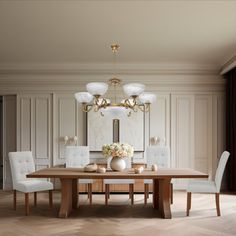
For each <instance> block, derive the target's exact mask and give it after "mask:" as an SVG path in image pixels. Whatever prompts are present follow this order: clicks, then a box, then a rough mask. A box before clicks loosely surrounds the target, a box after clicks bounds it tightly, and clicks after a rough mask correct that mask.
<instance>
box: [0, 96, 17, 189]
mask: <svg viewBox="0 0 236 236" xmlns="http://www.w3.org/2000/svg"><path fill="white" fill-rule="evenodd" d="M14 151H16V95H4V96H0V189H5V190H10V189H12V178H11V170H10V163H9V159H8V153H9V152H14Z"/></svg>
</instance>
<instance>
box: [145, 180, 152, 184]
mask: <svg viewBox="0 0 236 236" xmlns="http://www.w3.org/2000/svg"><path fill="white" fill-rule="evenodd" d="M143 182H144V184H152V183H153V180H152V179H144V181H143Z"/></svg>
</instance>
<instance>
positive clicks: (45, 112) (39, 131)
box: [17, 94, 53, 169]
mask: <svg viewBox="0 0 236 236" xmlns="http://www.w3.org/2000/svg"><path fill="white" fill-rule="evenodd" d="M52 141H53V140H52V95H51V94H19V95H18V96H17V150H19V151H23V150H31V151H32V152H33V155H34V157H35V164H36V169H42V168H46V167H49V166H51V164H52V162H53V158H52Z"/></svg>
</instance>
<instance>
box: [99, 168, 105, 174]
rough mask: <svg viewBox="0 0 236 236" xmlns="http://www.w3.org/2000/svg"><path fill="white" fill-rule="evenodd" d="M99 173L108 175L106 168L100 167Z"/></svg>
mask: <svg viewBox="0 0 236 236" xmlns="http://www.w3.org/2000/svg"><path fill="white" fill-rule="evenodd" d="M97 172H98V173H101V174H102V173H106V168H104V167H98V169H97Z"/></svg>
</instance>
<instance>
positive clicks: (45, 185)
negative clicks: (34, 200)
mask: <svg viewBox="0 0 236 236" xmlns="http://www.w3.org/2000/svg"><path fill="white" fill-rule="evenodd" d="M52 189H53V184H52V183H51V182H49V181H44V180H38V179H32V180H31V179H29V180H24V181H19V182H18V183H17V184H16V186H15V190H18V191H21V192H24V193H32V192H39V191H46V190H52Z"/></svg>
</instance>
